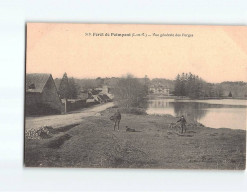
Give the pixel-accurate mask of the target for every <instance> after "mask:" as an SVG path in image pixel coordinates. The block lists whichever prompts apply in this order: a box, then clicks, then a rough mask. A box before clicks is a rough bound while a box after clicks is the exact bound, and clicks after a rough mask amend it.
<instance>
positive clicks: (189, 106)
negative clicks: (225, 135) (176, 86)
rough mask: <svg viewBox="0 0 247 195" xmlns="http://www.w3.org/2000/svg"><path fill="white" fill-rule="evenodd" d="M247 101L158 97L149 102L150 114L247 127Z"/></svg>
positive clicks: (215, 124)
mask: <svg viewBox="0 0 247 195" xmlns="http://www.w3.org/2000/svg"><path fill="white" fill-rule="evenodd" d="M246 108H247V106H246V101H244V100H220V101H218V100H216V101H212V100H200V101H196V100H195V101H192V100H190V101H188V100H179V101H176V100H173V99H156V100H150V101H149V102H148V109H147V113H148V114H171V115H173V116H176V117H179V116H181V115H184V116H185V117H186V118H187V120H189V121H191V122H192V121H193V122H195V121H198V122H201V123H202V124H204V125H206V126H208V127H214V128H222V127H225V128H232V129H246V111H247V109H246Z"/></svg>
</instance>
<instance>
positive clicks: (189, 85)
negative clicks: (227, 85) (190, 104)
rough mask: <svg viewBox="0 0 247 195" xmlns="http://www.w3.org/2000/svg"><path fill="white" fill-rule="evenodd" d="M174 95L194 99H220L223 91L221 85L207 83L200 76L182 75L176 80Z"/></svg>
mask: <svg viewBox="0 0 247 195" xmlns="http://www.w3.org/2000/svg"><path fill="white" fill-rule="evenodd" d="M174 95H176V96H187V97H190V98H192V99H200V98H209V97H213V98H216V97H217V98H219V97H222V96H223V89H222V86H221V85H220V84H213V83H207V82H206V81H204V80H203V79H202V78H200V77H199V76H198V75H195V74H192V73H182V74H181V75H180V74H178V75H177V77H176V79H175V86H174Z"/></svg>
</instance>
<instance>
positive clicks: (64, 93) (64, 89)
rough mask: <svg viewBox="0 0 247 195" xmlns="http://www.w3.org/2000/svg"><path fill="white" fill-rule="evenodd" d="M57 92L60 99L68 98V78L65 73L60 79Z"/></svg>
mask: <svg viewBox="0 0 247 195" xmlns="http://www.w3.org/2000/svg"><path fill="white" fill-rule="evenodd" d="M58 93H59V95H60V98H61V99H68V98H70V87H69V80H68V77H67V73H64V75H63V78H62V80H61V83H60V86H59V90H58Z"/></svg>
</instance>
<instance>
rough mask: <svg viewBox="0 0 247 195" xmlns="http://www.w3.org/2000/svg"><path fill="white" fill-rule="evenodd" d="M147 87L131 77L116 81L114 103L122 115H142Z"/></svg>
mask: <svg viewBox="0 0 247 195" xmlns="http://www.w3.org/2000/svg"><path fill="white" fill-rule="evenodd" d="M147 92H148V90H147V85H146V84H145V83H143V82H140V80H138V79H137V78H134V77H133V76H131V75H127V77H124V78H121V79H119V80H118V82H117V84H116V86H115V88H114V91H113V94H114V101H115V103H116V105H117V106H118V107H119V108H120V110H121V111H122V112H124V113H132V114H144V113H146V112H145V108H146V105H147V99H146V97H147Z"/></svg>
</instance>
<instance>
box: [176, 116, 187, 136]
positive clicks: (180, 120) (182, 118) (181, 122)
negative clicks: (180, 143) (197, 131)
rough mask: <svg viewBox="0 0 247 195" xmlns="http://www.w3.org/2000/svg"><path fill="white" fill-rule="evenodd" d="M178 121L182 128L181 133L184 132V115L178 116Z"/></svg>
mask: <svg viewBox="0 0 247 195" xmlns="http://www.w3.org/2000/svg"><path fill="white" fill-rule="evenodd" d="M178 122H180V124H181V130H182V133H183V132H184V133H185V132H186V129H185V128H186V126H185V123H186V120H185V118H184V116H183V115H182V116H181V117H180V119H179V120H178V121H177V123H178Z"/></svg>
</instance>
